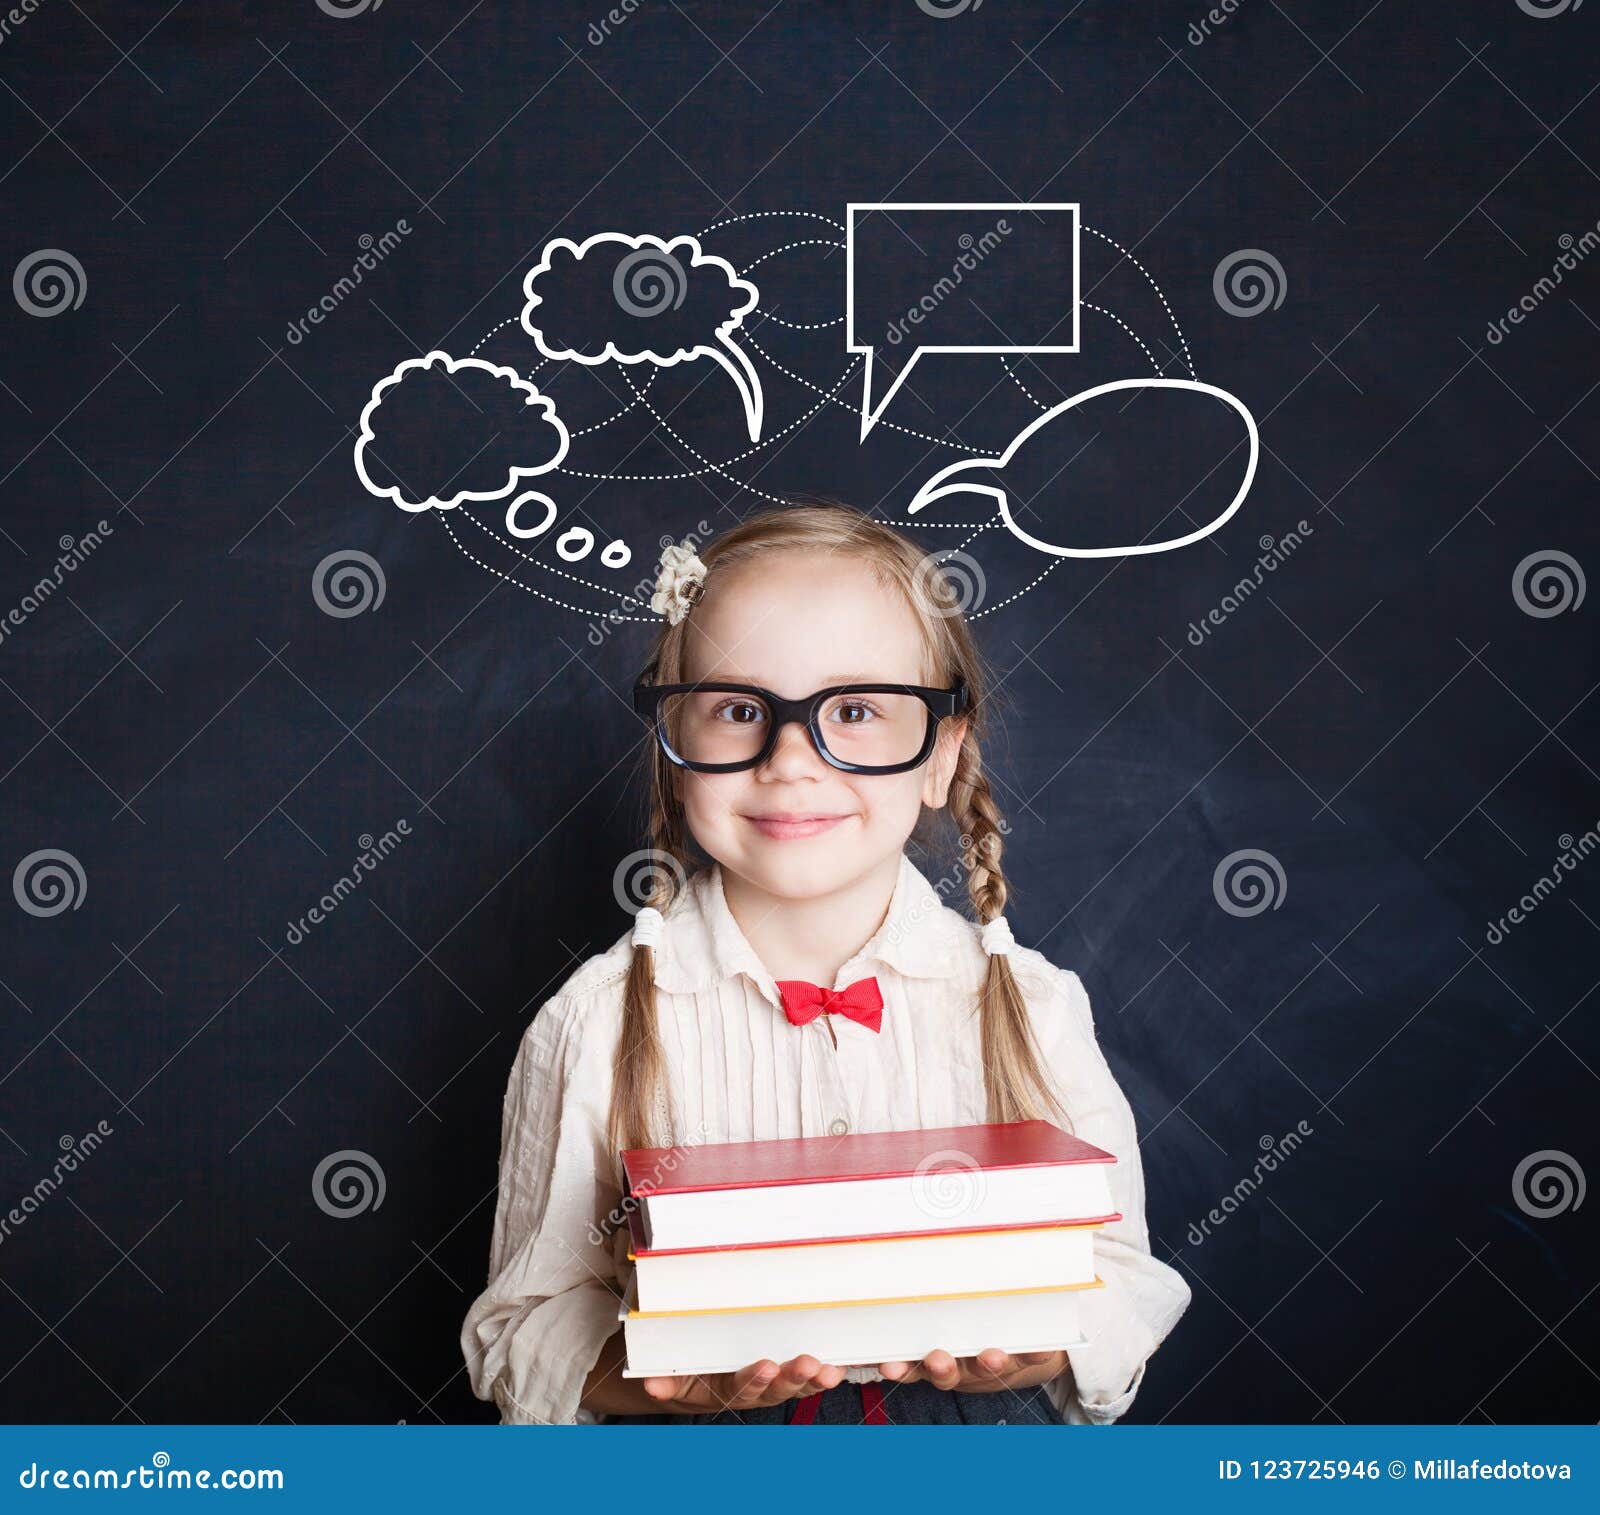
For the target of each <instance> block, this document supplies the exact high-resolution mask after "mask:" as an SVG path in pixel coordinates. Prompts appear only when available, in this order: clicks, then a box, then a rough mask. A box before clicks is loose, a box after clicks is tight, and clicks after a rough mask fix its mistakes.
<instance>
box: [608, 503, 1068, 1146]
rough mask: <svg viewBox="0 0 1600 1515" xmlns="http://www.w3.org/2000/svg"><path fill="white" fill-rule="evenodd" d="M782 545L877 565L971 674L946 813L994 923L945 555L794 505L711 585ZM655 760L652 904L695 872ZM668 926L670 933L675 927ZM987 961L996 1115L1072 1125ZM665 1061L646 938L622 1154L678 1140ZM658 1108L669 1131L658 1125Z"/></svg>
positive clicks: (991, 843) (634, 981)
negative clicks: (943, 579) (658, 863)
mask: <svg viewBox="0 0 1600 1515" xmlns="http://www.w3.org/2000/svg"><path fill="white" fill-rule="evenodd" d="M780 551H808V552H837V553H841V554H845V555H847V556H849V557H851V558H854V559H856V560H858V561H861V562H865V563H866V564H868V565H869V566H870V567H871V568H872V569H873V570H874V571H875V572H876V573H877V574H878V576H879V578H880V579H881V580H882V581H883V583H884V584H885V585H886V586H887V587H892V588H896V589H898V590H899V591H900V592H901V593H902V594H903V595H904V597H905V601H906V604H907V606H908V607H909V608H910V609H911V611H912V613H913V614H914V615H915V616H916V618H917V622H918V625H919V628H920V630H921V633H922V640H923V644H924V647H925V650H926V656H927V661H928V664H929V667H930V670H931V677H932V679H933V680H934V681H935V682H939V683H943V684H945V685H952V684H954V683H955V682H956V681H957V680H958V679H960V680H964V681H965V683H966V685H967V688H968V690H969V691H970V693H971V701H970V704H969V708H968V712H967V727H966V732H965V734H964V736H963V739H962V743H961V747H960V751H959V753H958V755H957V758H956V765H955V773H954V776H953V777H952V779H951V782H950V791H949V796H948V799H947V802H946V806H945V810H946V812H947V813H948V815H949V817H950V819H951V820H952V821H953V822H954V824H955V827H956V830H957V832H958V833H959V837H960V844H961V851H962V863H963V866H964V867H965V869H966V873H967V893H968V895H969V897H970V898H971V900H972V906H973V912H974V914H975V915H976V916H977V918H978V920H979V921H980V922H987V921H991V920H993V919H994V918H995V917H996V916H999V915H1001V914H1002V913H1003V912H1004V910H1005V907H1006V899H1007V896H1008V894H1009V892H1010V890H1009V886H1008V885H1007V883H1006V877H1005V874H1004V872H1003V871H1002V869H1001V848H1002V841H1003V831H1002V820H1001V815H1000V809H999V806H998V805H996V803H995V800H994V795H993V793H992V792H991V790H990V787H989V779H988V776H987V775H986V774H985V773H984V770H983V760H982V756H981V741H982V738H983V735H984V728H985V725H986V721H985V716H986V713H987V710H988V706H989V703H990V701H989V699H988V698H987V691H988V688H989V682H990V681H989V678H988V672H987V669H986V668H985V666H984V664H983V662H982V660H981V659H980V657H979V655H978V651H977V648H976V646H975V645H974V642H973V639H972V634H971V631H970V630H969V629H968V627H967V623H966V620H965V618H964V617H963V616H962V615H961V614H960V612H959V610H954V609H952V607H951V606H950V605H949V604H947V603H944V602H943V601H942V600H941V598H940V585H939V583H938V582H937V577H938V565H937V563H936V561H934V560H933V559H931V558H930V557H929V555H928V554H927V553H925V552H924V551H923V550H922V548H920V547H919V546H918V545H917V544H916V543H915V542H913V541H912V540H911V539H910V538H909V537H906V536H904V535H902V534H901V533H900V532H898V531H896V530H894V529H893V528H892V527H890V526H887V525H885V524H884V523H883V522H882V521H878V520H875V519H873V518H872V517H871V516H868V515H866V514H864V513H863V512H861V511H859V510H856V509H854V508H852V507H850V506H847V505H839V504H834V503H819V504H804V505H795V506H786V507H783V508H779V509H771V510H764V511H761V512H759V513H757V514H754V515H751V516H749V517H747V518H746V519H745V520H743V521H741V522H740V523H739V524H738V525H737V526H735V527H733V528H732V529H731V530H729V531H727V532H725V533H724V534H723V535H722V536H720V537H718V538H716V540H715V541H713V542H711V543H710V544H709V545H708V546H707V547H706V548H705V549H704V550H703V551H702V552H701V553H700V557H701V561H702V562H704V564H705V566H706V583H705V591H706V592H707V593H709V592H710V591H711V589H712V588H713V587H714V586H715V583H716V581H717V579H718V578H719V577H720V576H721V575H723V574H726V573H727V572H728V570H729V569H731V568H733V567H734V566H735V565H737V564H740V563H748V562H750V561H751V560H752V559H756V558H759V557H763V556H765V555H767V554H770V553H774V552H780ZM693 614H694V612H693V610H691V611H690V612H689V615H688V616H686V617H685V618H684V619H683V620H681V621H679V622H678V623H677V624H676V625H672V624H670V623H667V622H665V621H664V622H663V625H662V629H661V632H660V635H659V637H658V639H657V642H656V647H655V653H654V658H653V663H654V667H655V674H654V678H655V681H656V682H657V683H662V684H670V683H678V682H682V681H683V666H684V644H685V640H686V637H687V632H688V626H689V623H690V620H691V619H692V617H693ZM648 762H649V767H650V779H649V787H650V812H649V842H650V846H651V847H652V848H653V849H654V850H655V851H657V852H659V853H664V854H666V855H667V856H668V857H670V858H672V859H674V860H675V862H676V863H677V865H678V868H677V869H676V870H675V869H673V868H671V867H661V868H657V869H655V870H654V871H653V878H654V880H655V883H654V892H653V894H652V897H651V898H650V899H649V900H648V901H647V903H648V904H650V905H652V906H654V907H655V908H656V909H658V910H665V909H666V907H667V905H668V904H669V903H670V902H671V898H672V894H673V892H674V888H675V875H676V876H679V877H687V876H688V874H689V872H690V871H691V866H692V864H691V858H690V854H689V847H688V842H689V838H688V830H687V826H686V825H685V821H684V813H683V807H682V804H681V802H680V801H679V799H678V797H677V791H676V784H675V776H676V774H677V773H678V770H677V769H676V768H675V767H674V766H673V765H672V764H671V762H670V761H669V760H668V759H667V757H666V755H665V754H664V753H663V752H662V751H661V749H660V747H659V745H658V744H657V743H656V742H655V741H654V740H653V739H652V741H651V742H650V746H649V756H648ZM679 870H681V872H680V871H679ZM667 929H668V930H670V929H671V926H670V923H669V924H668V928H667ZM987 961H988V967H987V969H986V971H985V974H984V979H983V985H982V988H981V991H980V993H979V1002H978V1013H979V1016H980V1020H981V1025H980V1044H981V1049H982V1056H983V1078H984V1090H985V1095H986V1099H987V1108H988V1119H989V1120H991V1121H1010V1120H1028V1119H1033V1118H1036V1117H1040V1116H1041V1115H1042V1109H1041V1107H1042V1106H1043V1107H1048V1108H1049V1110H1050V1111H1051V1112H1053V1113H1054V1114H1055V1115H1056V1116H1058V1117H1059V1118H1060V1119H1061V1120H1062V1121H1064V1122H1065V1123H1066V1125H1067V1127H1068V1129H1070V1128H1071V1119H1070V1117H1069V1116H1067V1114H1066V1112H1065V1110H1064V1109H1063V1108H1062V1105H1061V1102H1060V1100H1059V1098H1058V1097H1057V1095H1056V1094H1055V1092H1054V1091H1053V1089H1052V1088H1051V1086H1050V1084H1049V1082H1048V1081H1047V1079H1046V1078H1045V1077H1044V1075H1043V1073H1042V1071H1041V1069H1042V1060H1041V1058H1040V1055H1039V1050H1038V1047H1037V1044H1036V1042H1035V1039H1034V1036H1033V1031H1032V1026H1031V1024H1030V1021H1029V1018H1028V1010H1027V1005H1026V1002H1025V1001H1024V999H1023V996H1022V992H1021V990H1020V988H1019V987H1018V984H1017V980H1016V977H1015V975H1014V974H1013V972H1012V970H1011V965H1010V963H1009V962H1008V960H1007V958H1006V957H1005V955H1004V954H994V955H991V956H989V957H988V959H987ZM665 1062H666V1060H665V1055H664V1053H663V1049H662V1046H661V1040H660V1036H659V1034H658V1027H657V1018H656V1000H655V964H654V951H653V949H652V948H650V947H645V946H638V947H635V948H634V949H633V956H632V961H631V962H630V964H629V966H628V978H627V983H626V986H625V989H624V994H623V1011H622V1025H621V1030H620V1033H619V1035H618V1038H617V1047H616V1052H615V1055H614V1057H613V1060H612V1090H611V1109H610V1114H609V1117H608V1122H607V1139H608V1141H609V1144H610V1147H611V1150H612V1151H619V1150H621V1149H622V1148H625V1147H650V1146H667V1145H669V1144H670V1142H671V1132H670V1127H671V1126H672V1124H673V1120H672V1115H671V1112H670V1110H669V1108H668V1096H667V1093H666V1090H667V1079H666V1066H665ZM658 1114H659V1115H660V1116H661V1121H662V1124H664V1125H665V1126H666V1127H667V1128H668V1129H660V1128H658V1126H657V1123H656V1116H657V1115H658ZM1043 1118H1046V1119H1048V1118H1049V1116H1048V1115H1044V1116H1043Z"/></svg>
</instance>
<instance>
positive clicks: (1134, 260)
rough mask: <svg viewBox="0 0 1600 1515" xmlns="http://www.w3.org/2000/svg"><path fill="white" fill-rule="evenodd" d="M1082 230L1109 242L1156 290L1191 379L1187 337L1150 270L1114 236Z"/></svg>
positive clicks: (1089, 229) (1191, 370) (1192, 375)
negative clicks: (1181, 348)
mask: <svg viewBox="0 0 1600 1515" xmlns="http://www.w3.org/2000/svg"><path fill="white" fill-rule="evenodd" d="M1084 230H1085V231H1086V232H1088V233H1089V234H1090V236H1094V237H1099V238H1100V240H1101V241H1102V242H1109V243H1110V244H1111V245H1112V246H1113V247H1114V248H1116V250H1117V251H1118V252H1119V253H1121V254H1122V256H1123V257H1125V258H1126V259H1127V260H1128V261H1129V262H1130V263H1131V264H1133V266H1134V267H1135V268H1137V269H1138V270H1139V272H1140V273H1142V274H1143V275H1144V276H1145V279H1146V281H1147V282H1148V283H1149V285H1150V287H1151V289H1153V290H1154V291H1155V292H1156V298H1157V299H1158V300H1160V301H1161V308H1162V309H1163V310H1164V311H1166V313H1167V319H1168V320H1169V321H1171V322H1172V329H1173V330H1174V331H1175V332H1177V334H1178V341H1179V343H1180V344H1181V345H1182V347H1183V363H1184V367H1185V368H1187V369H1188V370H1189V377H1190V378H1191V379H1192V378H1194V377H1195V371H1194V359H1193V358H1191V357H1190V356H1189V342H1188V339H1187V338H1186V337H1185V336H1184V334H1183V328H1182V327H1181V326H1179V325H1178V318H1177V317H1176V316H1175V315H1173V314H1172V307H1171V306H1170V305H1168V304H1167V297H1166V296H1165V295H1164V294H1162V293H1161V286H1160V285H1159V284H1157V283H1156V281H1155V280H1154V279H1152V278H1151V277H1150V270H1149V269H1148V268H1146V267H1145V266H1144V264H1143V263H1141V262H1140V261H1139V260H1138V259H1137V258H1136V257H1134V255H1133V254H1132V253H1131V252H1129V251H1128V249H1127V248H1126V247H1124V246H1123V245H1122V244H1121V243H1120V242H1119V241H1117V239H1116V238H1115V237H1108V236H1107V235H1106V234H1105V233H1104V232H1103V231H1099V230H1097V229H1096V228H1095V227H1093V226H1086V227H1084ZM1158 371H1159V370H1158Z"/></svg>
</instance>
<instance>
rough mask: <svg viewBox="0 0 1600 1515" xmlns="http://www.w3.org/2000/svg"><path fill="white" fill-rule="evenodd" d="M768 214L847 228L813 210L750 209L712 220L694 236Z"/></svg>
mask: <svg viewBox="0 0 1600 1515" xmlns="http://www.w3.org/2000/svg"><path fill="white" fill-rule="evenodd" d="M769 216H803V217H805V218H806V219H808V220H811V221H826V222H827V224H828V225H829V226H833V227H837V228H838V229H839V230H840V231H845V230H847V228H846V226H845V224H844V222H843V221H835V220H834V219H833V217H832V216H824V215H819V214H818V213H817V212H816V211H814V210H752V211H749V212H747V213H746V214H745V215H742V216H729V217H728V218H727V219H726V220H723V221H713V222H712V223H711V225H710V226H703V227H701V228H700V230H699V231H697V232H696V233H695V236H697V237H703V236H706V235H707V234H708V233H710V232H714V231H715V230H716V229H717V228H718V227H719V226H732V225H733V224H734V223H735V222H736V221H760V220H762V219H764V218H766V217H769Z"/></svg>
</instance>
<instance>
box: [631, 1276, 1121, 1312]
mask: <svg viewBox="0 0 1600 1515" xmlns="http://www.w3.org/2000/svg"><path fill="white" fill-rule="evenodd" d="M1103 1288H1105V1280H1104V1279H1103V1278H1101V1277H1100V1276H1099V1275H1098V1274H1096V1275H1095V1277H1094V1279H1093V1280H1092V1281H1090V1282H1088V1283H1081V1284H1046V1285H1045V1286H1044V1287H1043V1288H1042V1289H972V1290H968V1291H967V1292H966V1293H962V1294H898V1295H895V1296H893V1297H891V1298H888V1299H820V1300H811V1301H809V1302H806V1303H802V1304H797V1305H756V1306H754V1307H749V1306H744V1305H735V1306H731V1307H730V1306H725V1305H717V1306H715V1307H713V1308H711V1309H709V1310H629V1311H628V1315H627V1318H628V1319H629V1320H661V1319H664V1318H665V1317H667V1316H669V1315H759V1314H763V1313H765V1312H766V1311H768V1310H832V1309H835V1308H838V1307H841V1306H846V1305H909V1304H918V1303H926V1302H928V1301H930V1300H935V1299H991V1298H996V1297H998V1296H1000V1295H1005V1294H1065V1293H1067V1292H1068V1291H1069V1290H1072V1289H1103Z"/></svg>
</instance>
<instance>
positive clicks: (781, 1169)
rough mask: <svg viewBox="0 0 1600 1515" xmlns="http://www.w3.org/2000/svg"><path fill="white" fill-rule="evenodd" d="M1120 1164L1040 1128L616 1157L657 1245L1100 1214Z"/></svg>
mask: <svg viewBox="0 0 1600 1515" xmlns="http://www.w3.org/2000/svg"><path fill="white" fill-rule="evenodd" d="M1115 1161H1116V1158H1115V1157H1114V1156H1113V1155H1112V1154H1111V1153H1109V1152H1106V1151H1104V1150H1102V1149H1101V1148H1099V1147H1096V1146H1093V1145H1091V1144H1090V1143H1089V1142H1086V1141H1083V1140H1082V1139H1080V1138H1079V1137H1076V1136H1070V1135H1068V1134H1067V1133H1066V1132H1065V1131H1062V1130H1060V1129H1059V1128H1058V1127H1056V1126H1054V1125H1052V1124H1051V1123H1050V1122H1049V1121H1042V1120H1030V1121H1006V1122H991V1123H987V1124H983V1125H971V1126H945V1127H938V1128H934V1129H931V1130H917V1131H869V1132H859V1133H855V1134H853V1135H849V1136H809V1137H795V1138H787V1139H778V1140H767V1141H753V1142H709V1143H703V1144H701V1145H699V1146H691V1145H680V1146H675V1147H648V1148H629V1149H628V1150H626V1151H624V1152H623V1153H622V1167H623V1173H624V1175H625V1178H626V1183H627V1189H628V1193H629V1194H630V1195H631V1196H632V1198H633V1200H634V1201H636V1202H638V1203H639V1204H640V1205H641V1206H642V1212H643V1220H644V1230H645V1236H646V1244H647V1246H649V1247H651V1248H657V1249H665V1248H677V1247H728V1246H737V1245H740V1244H748V1243H754V1242H761V1243H768V1244H771V1243H775V1242H782V1241H793V1240H806V1239H814V1238H818V1237H850V1236H856V1237H864V1236H882V1235H887V1234H891V1233H896V1232H899V1233H924V1232H931V1231H939V1230H958V1229H977V1228H985V1227H999V1226H1019V1225H1028V1224H1037V1223H1039V1222H1042V1221H1053V1222H1055V1223H1056V1224H1058V1225H1059V1224H1063V1223H1071V1222H1074V1221H1076V1222H1085V1221H1091V1220H1104V1219H1105V1218H1106V1217H1108V1216H1110V1215H1113V1214H1115V1212H1116V1206H1115V1205H1114V1204H1113V1203H1112V1202H1111V1195H1110V1187H1109V1183H1108V1181H1107V1178H1106V1172H1107V1165H1109V1164H1111V1163H1114V1162H1115Z"/></svg>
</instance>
